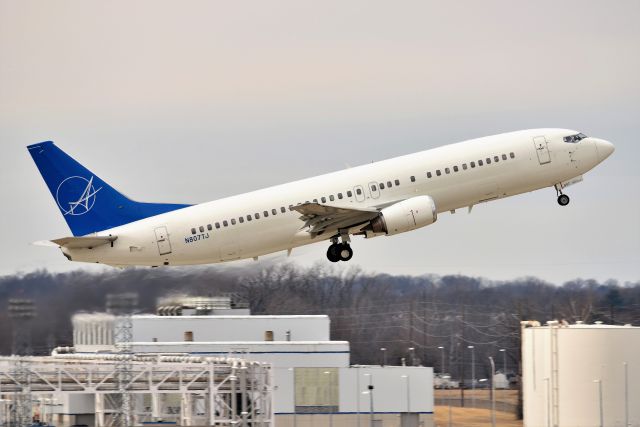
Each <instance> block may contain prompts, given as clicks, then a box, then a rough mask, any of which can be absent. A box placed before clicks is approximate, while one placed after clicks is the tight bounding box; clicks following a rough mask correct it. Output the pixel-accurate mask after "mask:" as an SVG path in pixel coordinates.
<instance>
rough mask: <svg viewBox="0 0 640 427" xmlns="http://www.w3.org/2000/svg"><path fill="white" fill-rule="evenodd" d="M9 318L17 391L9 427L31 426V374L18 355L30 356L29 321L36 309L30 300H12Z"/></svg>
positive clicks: (9, 306)
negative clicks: (11, 330)
mask: <svg viewBox="0 0 640 427" xmlns="http://www.w3.org/2000/svg"><path fill="white" fill-rule="evenodd" d="M7 308H8V312H9V318H10V319H11V324H12V329H13V343H12V349H11V351H12V353H13V354H14V357H15V360H14V361H13V372H12V373H13V375H14V378H15V379H16V381H17V382H18V385H19V389H17V390H16V392H15V393H14V398H13V407H12V410H11V425H12V426H13V427H24V426H28V425H31V424H32V419H31V417H32V396H31V382H30V381H31V372H30V371H29V365H28V363H27V362H26V361H25V360H24V359H23V358H22V357H20V356H19V355H22V356H30V355H31V353H32V346H31V321H32V320H33V318H34V317H36V308H35V304H34V302H33V300H31V299H18V298H12V299H10V300H9V303H8V307H7Z"/></svg>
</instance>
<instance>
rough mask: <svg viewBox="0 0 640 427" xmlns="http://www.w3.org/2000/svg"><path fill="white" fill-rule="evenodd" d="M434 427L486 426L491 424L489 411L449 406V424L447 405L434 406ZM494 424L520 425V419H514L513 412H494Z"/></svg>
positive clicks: (514, 426)
mask: <svg viewBox="0 0 640 427" xmlns="http://www.w3.org/2000/svg"><path fill="white" fill-rule="evenodd" d="M435 415H436V421H435V425H436V427H448V426H451V427H486V426H490V425H491V411H489V410H487V409H474V408H455V407H452V408H451V424H449V407H448V406H436V407H435ZM496 425H497V426H500V427H522V421H520V420H516V417H515V415H514V414H510V413H506V412H499V411H497V412H496Z"/></svg>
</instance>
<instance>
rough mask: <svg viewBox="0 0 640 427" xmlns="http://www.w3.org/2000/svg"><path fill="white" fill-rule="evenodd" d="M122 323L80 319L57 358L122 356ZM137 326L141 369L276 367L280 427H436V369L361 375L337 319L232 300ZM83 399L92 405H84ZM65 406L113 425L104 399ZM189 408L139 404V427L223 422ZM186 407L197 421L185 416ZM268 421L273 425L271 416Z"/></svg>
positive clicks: (134, 322) (177, 309) (89, 316)
mask: <svg viewBox="0 0 640 427" xmlns="http://www.w3.org/2000/svg"><path fill="white" fill-rule="evenodd" d="M118 319H119V318H118V317H116V316H114V315H112V314H109V313H78V314H76V315H74V316H73V318H72V324H73V339H74V344H73V347H72V348H65V349H62V348H61V349H58V350H57V351H56V352H55V357H56V358H64V359H65V360H66V359H73V360H76V361H79V360H85V361H91V360H95V359H96V358H98V359H99V358H101V357H102V358H104V357H116V355H114V353H116V352H117V351H118V346H117V345H118V343H117V342H116V341H117V339H116V335H117V334H116V330H117V328H118ZM129 321H130V329H131V330H130V335H131V342H130V343H129V344H128V345H129V349H130V352H131V354H133V355H135V357H136V358H140V360H147V361H149V360H154V358H160V359H161V360H176V359H175V358H180V360H200V359H202V360H227V361H230V362H229V363H231V365H232V366H233V364H234V363H236V364H237V363H240V362H241V363H246V364H249V365H251V364H257V365H256V366H261V367H262V369H266V368H265V367H267V366H268V367H269V368H268V371H269V375H272V379H270V380H265V381H264V383H263V386H264V387H268V388H270V390H269V393H267V395H264V396H263V403H261V405H263V406H265V407H266V406H269V404H268V403H267V400H268V399H269V398H270V397H272V407H271V410H272V412H273V422H274V423H275V424H276V425H277V426H279V427H287V426H295V427H304V426H320V425H331V426H335V427H339V426H345V427H346V426H350V427H352V426H363V427H364V426H369V425H371V423H372V422H373V424H374V425H376V426H377V427H418V426H424V427H429V426H432V425H433V369H432V368H428V367H413V366H352V365H351V364H350V346H349V343H348V342H346V341H332V340H331V339H330V319H329V317H328V316H325V315H317V316H254V315H251V314H250V312H249V310H248V308H246V307H238V306H237V305H234V304H233V302H232V300H231V299H230V298H199V299H186V300H185V299H182V300H181V301H179V302H177V303H175V304H171V305H163V306H161V307H159V308H158V310H157V314H140V315H133V316H131V317H130V320H129ZM60 353H68V354H60ZM89 363H92V362H89ZM230 375H231V377H232V378H235V377H236V375H235V374H230ZM252 384H253V383H252ZM254 385H255V384H254ZM256 391H257V390H248V391H247V393H249V394H250V393H254V392H256ZM271 392H272V396H271ZM80 394H82V393H80ZM82 399H84V401H85V403H86V404H85V405H84V406H82V405H79V404H78V402H79V400H82ZM153 399H156V398H152V400H153ZM197 399H198V400H202V398H201V397H198V398H197ZM61 400H62V403H63V407H62V408H61V409H60V412H61V413H62V414H67V415H71V414H72V413H73V415H75V417H76V421H77V420H85V421H86V420H91V416H93V414H96V415H95V417H96V418H95V420H96V421H95V422H94V423H89V422H83V423H85V424H88V425H90V426H93V425H95V426H96V427H100V426H103V425H105V424H102V423H101V421H102V420H101V419H100V416H99V415H98V414H99V413H100V407H99V406H96V403H95V402H97V401H98V400H97V398H95V397H89V398H85V397H79V396H78V395H76V396H72V397H71V398H70V400H69V399H67V398H65V399H61ZM182 400H184V399H182ZM182 400H181V399H178V400H175V399H174V400H171V399H167V398H165V399H164V400H158V399H156V400H153V401H155V402H160V401H162V402H164V409H155V410H154V409H153V408H154V407H155V406H157V405H158V403H153V402H152V401H151V400H148V399H147V400H138V401H137V405H138V406H137V407H138V408H142V409H144V410H145V411H146V412H145V411H142V412H143V413H141V414H142V415H143V416H142V415H141V416H139V417H138V419H137V420H138V421H140V420H144V421H147V422H149V421H163V422H167V421H170V422H176V423H178V424H179V425H208V423H207V422H206V421H209V420H210V419H211V414H212V413H213V414H214V415H215V414H216V413H219V411H216V410H214V411H213V412H211V411H207V410H206V408H207V407H206V405H205V404H204V403H193V404H191V403H188V404H187V406H185V403H184V402H182ZM172 402H173V403H172ZM203 402H204V401H203ZM193 405H195V406H193ZM198 405H199V406H198ZM203 405H204V406H203ZM209 407H211V405H210V406H209ZM80 408H82V409H81V410H80ZM145 408H146V409H145ZM185 408H189V410H188V414H191V415H189V416H185V415H184V413H183V412H184V410H185ZM198 408H201V409H198ZM78 411H80V412H78ZM82 411H84V412H82ZM234 411H235V412H234ZM236 412H237V413H238V414H240V413H241V411H239V410H238V408H235V409H234V410H231V411H230V412H229V414H231V416H233V414H234V413H236ZM259 413H261V414H263V413H264V411H262V410H261V411H259ZM195 415H197V416H198V417H199V418H198V421H199V422H201V423H200V424H197V421H195V420H196V417H195ZM263 418H264V419H265V420H268V417H267V416H266V414H265V416H264V417H263ZM252 419H256V418H252ZM238 420H241V418H238V419H237V420H236V421H238ZM202 422H204V424H202ZM216 425H225V424H216ZM240 425H254V424H249V423H247V424H240ZM255 425H261V424H255ZM264 425H270V424H268V423H267V424H264Z"/></svg>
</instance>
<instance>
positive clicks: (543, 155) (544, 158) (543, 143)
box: [533, 136, 551, 165]
mask: <svg viewBox="0 0 640 427" xmlns="http://www.w3.org/2000/svg"><path fill="white" fill-rule="evenodd" d="M533 145H534V146H535V147H536V154H537V155H538V162H540V164H541V165H544V164H545V163H549V162H551V154H549V147H548V146H547V139H546V138H545V137H544V136H536V137H535V138H533Z"/></svg>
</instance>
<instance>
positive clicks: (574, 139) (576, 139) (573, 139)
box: [564, 133, 587, 143]
mask: <svg viewBox="0 0 640 427" xmlns="http://www.w3.org/2000/svg"><path fill="white" fill-rule="evenodd" d="M585 138H587V135H585V134H584V133H579V134H577V135H570V136H565V137H564V142H572V143H576V142H580V141H581V140H583V139H585Z"/></svg>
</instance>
